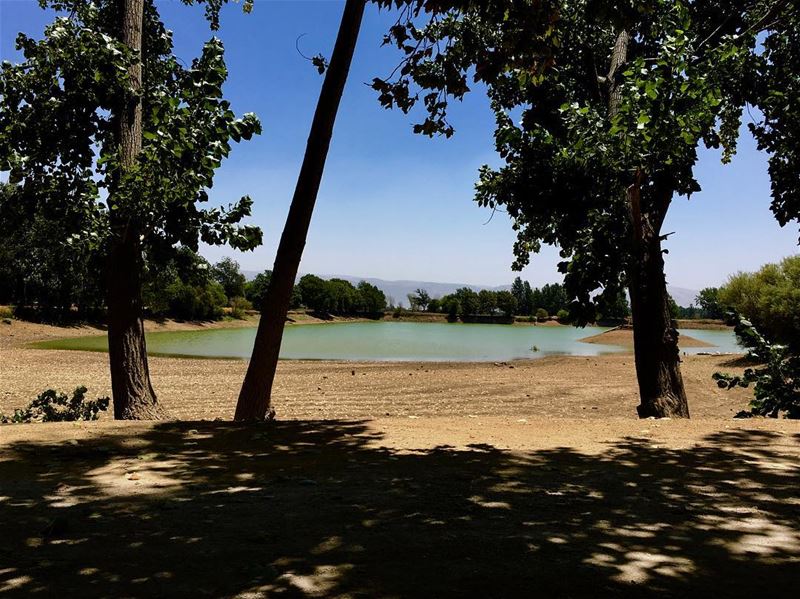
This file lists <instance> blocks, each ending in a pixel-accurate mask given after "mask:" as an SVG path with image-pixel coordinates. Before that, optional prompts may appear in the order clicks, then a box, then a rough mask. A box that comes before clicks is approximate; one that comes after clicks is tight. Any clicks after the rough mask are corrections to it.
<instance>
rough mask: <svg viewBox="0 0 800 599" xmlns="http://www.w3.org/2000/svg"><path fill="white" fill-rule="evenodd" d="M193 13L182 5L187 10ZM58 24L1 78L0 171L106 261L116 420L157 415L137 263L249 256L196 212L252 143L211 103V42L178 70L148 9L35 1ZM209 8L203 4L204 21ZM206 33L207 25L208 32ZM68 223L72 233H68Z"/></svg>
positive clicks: (236, 215)
mask: <svg viewBox="0 0 800 599" xmlns="http://www.w3.org/2000/svg"><path fill="white" fill-rule="evenodd" d="M185 1H186V2H187V3H192V2H191V0H185ZM40 4H41V5H42V6H43V7H45V6H50V7H52V8H54V9H55V10H57V11H65V12H67V13H68V16H65V17H64V16H60V17H58V18H57V19H56V20H55V21H54V22H53V23H52V24H51V25H49V26H48V27H47V28H46V30H45V33H44V37H43V39H42V40H40V41H36V40H34V39H32V38H29V37H27V36H25V35H24V34H20V35H19V37H18V38H17V46H18V48H19V49H21V50H22V51H23V54H24V61H23V62H22V63H20V64H11V63H8V62H6V63H4V64H3V65H2V67H1V68H0V171H5V172H8V178H9V182H11V183H12V184H19V186H20V189H21V197H22V201H23V202H25V203H26V204H27V205H29V206H30V208H31V210H32V211H33V212H36V211H38V212H39V213H40V214H42V215H44V216H45V217H46V218H49V219H51V220H52V221H54V222H58V223H60V224H61V226H62V227H63V234H64V236H65V237H72V238H78V239H81V240H87V243H89V244H90V245H91V246H92V247H95V248H97V249H98V251H100V252H101V253H102V255H103V256H104V257H105V262H106V268H105V271H106V284H105V287H106V305H107V313H108V339H109V363H110V368H111V383H112V390H113V395H114V415H115V417H116V418H154V417H158V416H159V415H160V414H161V409H160V406H159V405H158V402H157V400H156V396H155V393H154V392H153V388H152V385H151V384H150V375H149V370H148V364H147V350H146V346H145V339H144V328H143V325H142V319H141V313H142V305H141V286H142V272H143V268H144V264H143V259H142V256H143V255H145V254H148V255H160V254H163V253H166V252H167V251H168V250H169V248H172V247H173V246H175V245H176V244H178V243H180V244H183V245H187V246H189V247H192V248H193V249H196V247H197V243H198V240H199V239H202V240H203V241H205V242H207V243H211V244H221V243H230V244H231V245H232V246H233V247H237V248H238V249H251V248H252V247H254V246H255V245H257V244H258V243H260V240H261V233H260V231H259V230H258V229H256V228H254V227H246V226H245V227H240V226H239V225H238V223H239V222H240V221H241V220H242V218H244V217H245V216H247V215H248V214H249V212H250V206H251V201H250V199H249V198H242V200H240V201H239V202H238V203H236V204H234V205H232V206H230V207H229V208H228V209H222V208H210V209H200V208H198V205H197V204H198V203H199V202H205V201H207V200H208V195H207V192H206V189H208V188H210V187H211V186H212V183H213V175H214V171H215V169H216V168H217V167H218V166H219V164H220V163H221V161H222V160H223V159H224V158H225V157H226V156H227V155H228V153H229V152H230V142H231V140H234V141H239V140H240V139H242V138H245V139H249V138H250V137H251V136H252V135H253V134H255V133H258V132H259V131H260V125H259V123H258V120H257V119H256V118H255V116H253V115H245V117H244V118H242V119H236V118H235V116H234V114H233V113H232V112H231V110H230V107H229V104H228V103H227V102H226V101H225V100H223V98H222V84H223V83H224V81H225V78H226V76H227V71H226V67H225V63H224V60H223V47H222V43H221V42H220V41H219V40H218V39H216V38H212V39H211V40H210V41H208V42H207V43H206V44H205V45H204V47H203V50H202V54H201V56H200V57H199V58H198V59H196V60H194V61H193V62H192V64H191V66H189V67H184V66H182V65H181V62H179V61H178V59H177V58H176V57H175V56H174V55H173V54H172V36H171V35H170V33H169V32H167V31H166V29H165V28H164V26H163V24H162V23H161V20H160V18H159V15H158V11H157V8H156V5H155V3H154V2H153V1H152V0H99V1H97V0H96V1H93V2H90V1H89V0H74V1H69V2H67V1H65V0H40ZM221 4H222V2H220V1H219V0H213V1H212V2H211V3H210V4H209V5H207V9H208V10H207V12H208V13H209V14H211V15H216V14H217V12H218V9H219V6H220V5H221ZM212 24H213V20H212ZM76 222H77V223H79V226H76Z"/></svg>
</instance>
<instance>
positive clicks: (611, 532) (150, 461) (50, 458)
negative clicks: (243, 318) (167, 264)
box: [0, 322, 800, 598]
mask: <svg viewBox="0 0 800 599" xmlns="http://www.w3.org/2000/svg"><path fill="white" fill-rule="evenodd" d="M17 325H20V326H19V327H18V328H16V329H14V330H15V331H16V333H15V338H14V339H10V338H9V337H8V334H7V332H6V334H5V337H3V333H0V392H2V393H4V394H5V395H3V396H2V397H1V398H0V410H3V409H5V410H7V409H9V408H10V407H12V406H16V405H21V404H22V403H24V401H27V400H29V399H30V398H31V396H32V394H35V392H37V391H40V390H41V389H42V388H43V387H45V386H54V385H55V386H58V387H62V388H69V387H71V386H74V385H77V384H80V383H84V384H88V385H90V386H91V387H92V389H91V391H92V392H93V393H98V394H99V393H105V392H107V386H108V381H107V374H106V369H107V365H106V356H105V355H103V354H94V353H85V352H63V351H62V352H54V351H43V350H27V349H21V348H20V344H21V343H22V342H23V340H27V339H32V338H40V337H41V336H42V335H44V334H49V333H50V332H49V330H45V329H43V328H41V327H38V328H37V326H35V325H31V328H30V330H27V332H25V331H23V330H22V327H23V326H27V325H22V324H21V323H17V322H15V323H14V324H13V325H7V326H8V329H13V328H14V327H16V326H17ZM0 327H2V325H1V324H0ZM0 331H3V329H2V328H0ZM82 334H85V331H83V332H82ZM730 361H731V358H729V357H728V358H725V357H714V356H699V357H691V358H687V359H686V362H685V364H684V376H685V377H686V380H687V387H688V390H689V393H690V401H691V409H692V414H693V417H694V418H693V419H692V420H691V421H678V420H660V421H654V420H646V421H640V420H637V419H636V418H635V417H634V413H635V412H634V407H635V404H636V390H635V381H634V376H633V365H632V357H631V356H630V355H615V356H608V357H601V358H588V359H586V358H548V359H544V360H538V361H534V362H528V363H522V362H520V363H514V364H499V365H494V364H479V365H475V364H469V365H459V364H400V365H398V364H394V365H392V364H374V363H373V364H347V363H324V362H284V363H281V366H280V372H279V375H278V387H277V389H276V394H275V402H276V407H277V409H278V415H279V418H281V420H280V421H278V422H276V423H272V424H261V425H239V424H233V423H228V422H213V421H194V422H163V423H116V422H113V421H108V420H106V421H100V422H95V423H65V424H40V425H16V426H2V427H0V596H2V595H7V596H26V597H29V596H34V597H35V596H42V597H50V596H53V597H73V596H80V597H153V596H164V597H167V596H169V597H198V596H212V597H234V596H241V597H268V596H287V597H293V596H336V597H444V596H459V597H463V596H476V597H517V596H525V597H643V596H647V597H650V596H658V597H688V596H698V597H700V596H702V597H704V598H707V597H711V596H714V597H752V596H759V597H785V596H790V595H791V594H792V591H791V589H793V588H794V589H796V588H797V584H798V580H799V579H800V574H798V572H800V497H799V496H798V488H800V425H798V423H797V422H792V421H786V420H779V421H775V420H762V419H758V420H744V421H743V420H733V419H731V418H730V415H731V414H732V412H733V411H736V410H738V409H740V408H741V407H742V406H743V405H744V403H745V398H746V396H744V395H737V394H730V393H724V392H722V391H718V390H716V389H715V388H714V387H713V385H712V384H710V379H709V377H710V374H711V372H713V371H714V370H715V369H717V368H719V367H720V364H721V363H725V362H730ZM511 366H513V368H511ZM152 367H153V368H152V369H153V376H154V381H155V384H156V387H157V389H158V390H159V392H160V397H161V399H162V401H163V402H164V404H165V407H166V408H167V409H168V410H169V411H170V412H172V414H173V415H175V416H177V417H180V418H185V419H188V418H192V419H195V420H198V419H200V418H207V419H212V418H215V417H222V418H229V417H230V415H231V413H232V409H233V404H234V401H235V394H236V390H237V389H238V384H239V383H240V382H241V377H242V374H243V369H244V364H243V363H242V362H239V361H223V360H175V359H168V358H160V359H153V360H152ZM729 368H733V366H729ZM353 372H355V374H353ZM387 413H388V414H390V416H387V415H386V414H387Z"/></svg>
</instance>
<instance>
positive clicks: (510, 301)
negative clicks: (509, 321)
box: [496, 291, 517, 317]
mask: <svg viewBox="0 0 800 599" xmlns="http://www.w3.org/2000/svg"><path fill="white" fill-rule="evenodd" d="M496 297H497V307H498V309H499V310H500V311H501V312H502V313H503V314H505V315H506V316H508V317H511V316H514V314H515V313H516V311H517V298H516V297H514V294H512V293H511V292H510V291H498V292H497V294H496Z"/></svg>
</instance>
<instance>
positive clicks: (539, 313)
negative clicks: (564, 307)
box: [536, 308, 550, 322]
mask: <svg viewBox="0 0 800 599" xmlns="http://www.w3.org/2000/svg"><path fill="white" fill-rule="evenodd" d="M548 318H550V314H548V313H547V310H545V309H544V308H539V309H538V310H536V320H538V321H539V322H544V321H545V320H547V319H548Z"/></svg>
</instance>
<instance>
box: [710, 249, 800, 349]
mask: <svg viewBox="0 0 800 599" xmlns="http://www.w3.org/2000/svg"><path fill="white" fill-rule="evenodd" d="M718 297H719V301H720V303H721V304H722V305H724V306H727V307H730V308H732V309H733V310H735V311H736V312H738V313H739V314H741V315H742V316H743V317H744V318H745V319H747V320H748V321H750V322H751V323H752V324H753V325H755V327H756V328H757V329H758V330H759V332H760V333H761V334H763V335H765V336H766V338H767V339H769V340H770V341H771V342H774V343H784V344H787V345H789V346H790V347H791V348H792V351H793V352H795V353H797V352H798V351H800V255H797V256H791V257H789V258H785V259H784V260H782V261H781V262H780V263H778V264H766V265H764V266H762V267H761V268H760V269H759V270H758V271H757V272H754V273H743V272H740V273H737V274H735V275H733V276H731V277H730V278H729V279H728V281H727V283H725V285H724V286H723V287H722V288H720V290H719V294H718Z"/></svg>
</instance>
